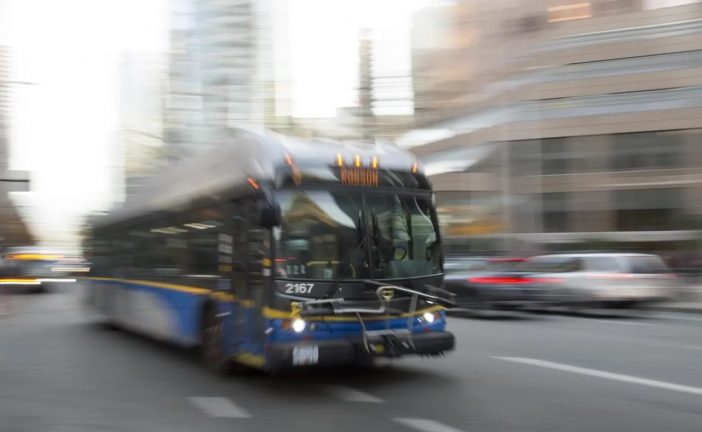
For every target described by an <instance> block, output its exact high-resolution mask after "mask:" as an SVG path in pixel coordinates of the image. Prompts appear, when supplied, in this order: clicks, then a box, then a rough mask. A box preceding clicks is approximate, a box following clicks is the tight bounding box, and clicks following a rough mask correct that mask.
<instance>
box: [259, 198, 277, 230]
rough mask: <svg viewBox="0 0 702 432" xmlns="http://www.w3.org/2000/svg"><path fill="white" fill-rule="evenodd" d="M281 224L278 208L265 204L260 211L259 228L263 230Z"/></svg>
mask: <svg viewBox="0 0 702 432" xmlns="http://www.w3.org/2000/svg"><path fill="white" fill-rule="evenodd" d="M281 222H282V216H281V214H280V206H278V205H277V204H267V205H266V206H265V207H263V208H262V209H261V226H262V227H263V228H273V227H277V226H278V225H280V223H281Z"/></svg>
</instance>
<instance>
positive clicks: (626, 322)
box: [587, 319, 653, 326]
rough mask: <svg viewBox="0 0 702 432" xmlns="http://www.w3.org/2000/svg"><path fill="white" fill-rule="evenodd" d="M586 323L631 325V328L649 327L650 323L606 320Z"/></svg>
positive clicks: (594, 320)
mask: <svg viewBox="0 0 702 432" xmlns="http://www.w3.org/2000/svg"><path fill="white" fill-rule="evenodd" d="M587 321H592V322H598V323H603V324H623V325H633V326H650V325H653V324H651V323H642V322H636V321H618V320H608V319H588V320H587Z"/></svg>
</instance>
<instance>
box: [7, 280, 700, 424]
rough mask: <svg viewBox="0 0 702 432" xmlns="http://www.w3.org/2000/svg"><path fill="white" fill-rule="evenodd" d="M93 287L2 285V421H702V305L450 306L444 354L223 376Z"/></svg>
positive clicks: (436, 422) (642, 422)
mask: <svg viewBox="0 0 702 432" xmlns="http://www.w3.org/2000/svg"><path fill="white" fill-rule="evenodd" d="M80 291H81V287H80V285H73V286H70V287H69V286H64V287H63V288H62V289H61V290H60V291H59V292H54V293H49V294H38V295H23V294H14V295H11V296H9V297H8V296H4V297H2V299H4V300H2V299H0V310H2V311H4V312H8V313H5V314H3V315H0V431H3V432H10V431H13V432H14V431H51V432H62V431H71V432H81V431H100V432H104V431H139V432H142V431H144V432H146V431H148V432H152V431H154V432H156V431H168V432H176V431H197V432H206V431H281V430H284V431H286V432H288V431H291V432H297V431H306V432H308V431H325V432H326V431H332V432H346V431H349V432H351V431H353V432H358V431H367V432H373V431H390V432H394V431H397V432H402V431H404V432H411V431H424V432H457V431H464V432H468V431H480V432H486V431H540V432H544V431H587V432H592V431H636V432H644V431H652V432H653V431H655V432H661V431H666V432H673V431H691V432H700V431H702V315H700V316H695V315H687V316H686V315H671V314H669V313H668V314H662V313H661V314H648V315H646V316H643V317H633V318H632V317H629V318H609V317H575V316H562V315H535V316H526V317H520V318H515V319H498V318H492V319H484V318H483V319H467V318H451V319H450V327H451V330H452V331H453V332H455V334H456V336H457V338H458V344H459V345H458V348H457V350H456V351H455V352H453V353H451V354H449V355H447V356H446V357H444V358H439V359H421V358H406V359H402V360H399V361H392V362H384V363H382V364H380V365H378V366H377V367H375V368H374V369H372V370H363V369H360V370H359V369H333V370H328V371H316V372H311V373H303V374H296V375H293V376H284V377H269V376H262V375H259V374H255V373H250V374H243V375H234V376H230V377H224V378H222V377H217V376H214V375H212V374H210V373H209V372H207V371H205V370H203V369H202V368H201V367H200V366H199V364H198V363H197V359H196V358H195V356H194V355H193V354H192V353H188V352H185V351H183V350H179V349H176V348H173V347H170V346H166V345H164V344H160V343H157V342H153V341H150V340H147V339H144V338H141V337H138V336H135V335H133V334H128V333H125V332H121V331H115V330H110V329H107V328H106V327H104V326H102V325H100V324H99V322H97V321H96V319H95V317H94V316H92V315H91V314H90V313H89V312H88V311H86V310H84V308H83V306H82V304H81V303H80V301H79V297H80ZM8 299H9V303H10V304H9V305H8V304H7V303H8V302H7V300H8Z"/></svg>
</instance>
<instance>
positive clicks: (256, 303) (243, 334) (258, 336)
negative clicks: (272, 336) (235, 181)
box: [232, 198, 270, 353]
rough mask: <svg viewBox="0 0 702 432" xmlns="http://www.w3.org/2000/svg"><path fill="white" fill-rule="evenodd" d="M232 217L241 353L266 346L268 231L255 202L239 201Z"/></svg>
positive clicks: (237, 321) (236, 332)
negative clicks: (265, 286)
mask: <svg viewBox="0 0 702 432" xmlns="http://www.w3.org/2000/svg"><path fill="white" fill-rule="evenodd" d="M232 214H233V220H232V222H233V223H232V239H233V245H232V246H233V251H232V290H233V294H234V295H235V296H236V298H237V300H238V301H237V305H238V306H237V307H236V309H235V310H234V313H235V315H236V316H235V319H234V323H235V327H236V328H235V329H234V334H235V339H236V345H237V346H238V349H237V351H238V352H249V353H251V352H258V351H260V349H261V348H262V346H263V332H264V330H265V329H264V328H263V327H264V325H263V317H262V314H261V312H262V310H261V309H262V307H263V305H264V291H263V286H264V285H263V274H262V271H263V265H262V260H263V259H264V258H265V257H266V256H268V254H267V245H268V244H269V243H270V242H269V237H268V236H269V232H268V230H266V229H264V228H261V227H260V226H259V223H258V222H259V210H258V206H257V205H256V202H255V201H254V200H253V199H251V198H247V199H244V200H237V201H235V202H234V206H233V213H232Z"/></svg>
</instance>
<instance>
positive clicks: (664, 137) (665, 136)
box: [610, 131, 685, 171]
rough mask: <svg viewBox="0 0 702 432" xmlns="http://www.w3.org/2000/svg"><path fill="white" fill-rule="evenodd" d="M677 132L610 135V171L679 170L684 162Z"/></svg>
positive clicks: (679, 135)
mask: <svg viewBox="0 0 702 432" xmlns="http://www.w3.org/2000/svg"><path fill="white" fill-rule="evenodd" d="M682 138H683V135H682V134H681V133H680V132H676V131H671V132H643V133H631V134H616V135H612V149H611V152H610V154H611V158H612V159H611V164H610V165H611V167H612V169H613V170H615V171H616V170H637V169H656V168H664V169H665V168H667V169H670V168H682V167H683V166H684V163H683V160H684V158H685V155H684V153H685V147H684V141H683V139H682Z"/></svg>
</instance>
